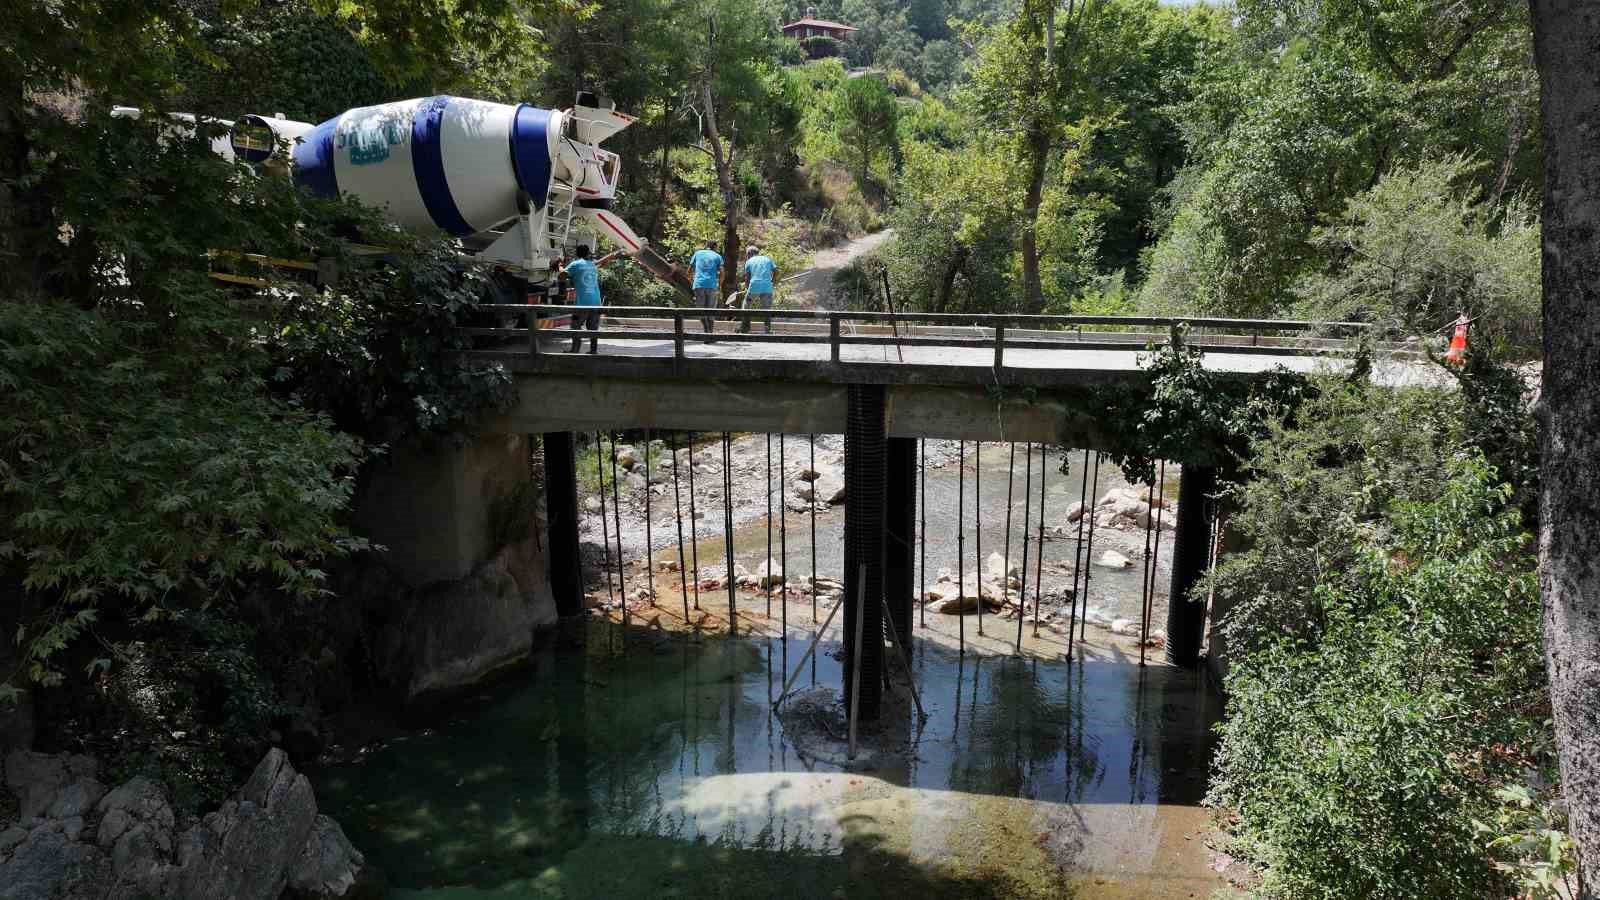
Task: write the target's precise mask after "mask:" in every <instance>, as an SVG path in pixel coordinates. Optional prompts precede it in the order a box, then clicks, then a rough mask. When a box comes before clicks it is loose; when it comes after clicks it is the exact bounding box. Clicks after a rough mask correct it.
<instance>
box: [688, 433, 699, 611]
mask: <svg viewBox="0 0 1600 900" xmlns="http://www.w3.org/2000/svg"><path fill="white" fill-rule="evenodd" d="M699 522H700V517H699V516H697V515H695V512H694V432H692V431H691V432H689V561H690V563H691V564H692V565H693V566H694V608H695V610H697V611H698V610H699V609H700V525H699Z"/></svg>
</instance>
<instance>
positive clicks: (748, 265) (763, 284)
mask: <svg viewBox="0 0 1600 900" xmlns="http://www.w3.org/2000/svg"><path fill="white" fill-rule="evenodd" d="M744 256H745V260H744V286H745V296H746V297H747V298H748V300H747V301H746V302H745V308H746V309H765V310H767V311H769V312H770V311H771V310H772V276H773V275H774V274H775V273H776V272H777V271H778V264H777V263H775V262H773V261H772V257H770V256H767V255H766V254H764V253H762V252H761V251H760V250H758V249H756V248H755V247H751V248H750V249H749V250H747V251H745V254H744ZM763 321H764V327H765V328H766V332H767V334H771V333H772V316H771V315H768V316H767V317H766V318H765V319H764V320H763ZM739 330H740V331H741V332H748V331H749V330H750V320H749V319H745V320H744V321H743V322H741V323H739Z"/></svg>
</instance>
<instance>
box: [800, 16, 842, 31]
mask: <svg viewBox="0 0 1600 900" xmlns="http://www.w3.org/2000/svg"><path fill="white" fill-rule="evenodd" d="M807 25H810V26H811V27H812V28H826V29H828V30H829V31H855V30H856V29H854V28H851V27H850V26H849V25H842V24H840V23H838V22H829V21H827V20H826V19H813V18H811V17H810V16H806V17H805V18H803V19H798V20H796V21H793V22H790V23H789V24H787V25H785V26H783V30H784V31H788V30H789V29H791V28H804V27H806V26H807Z"/></svg>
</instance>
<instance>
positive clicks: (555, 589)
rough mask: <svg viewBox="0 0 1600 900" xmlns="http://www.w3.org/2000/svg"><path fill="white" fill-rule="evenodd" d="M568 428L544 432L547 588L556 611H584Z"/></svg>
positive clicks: (574, 460)
mask: <svg viewBox="0 0 1600 900" xmlns="http://www.w3.org/2000/svg"><path fill="white" fill-rule="evenodd" d="M573 444H574V440H573V434H572V432H570V431H547V432H545V434H544V477H545V494H544V502H545V516H546V517H547V519H548V520H549V522H550V590H551V592H552V593H553V594H555V600H556V614H557V615H560V616H562V617H563V618H565V617H567V616H576V615H579V614H580V613H582V612H583V560H582V557H580V556H579V554H578V457H577V451H576V450H574V448H573Z"/></svg>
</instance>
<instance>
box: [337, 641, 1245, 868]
mask: <svg viewBox="0 0 1600 900" xmlns="http://www.w3.org/2000/svg"><path fill="white" fill-rule="evenodd" d="M803 651H804V644H803V642H800V641H790V642H789V644H788V646H787V647H785V646H784V645H783V643H782V642H781V641H778V640H776V639H773V640H770V641H758V640H742V639H721V638H718V639H709V640H703V641H699V642H696V641H693V640H691V639H689V638H685V637H681V636H662V635H656V634H651V633H648V632H644V631H642V630H640V629H634V630H632V631H630V632H627V633H624V632H623V631H622V630H621V629H620V628H617V627H615V626H610V625H608V624H605V623H603V622H598V621H596V622H592V623H591V624H590V625H589V626H588V630H587V639H586V640H581V641H576V642H573V643H571V644H570V645H567V646H563V647H559V648H555V649H550V650H547V651H544V652H541V653H540V654H539V655H538V657H537V659H536V660H535V664H534V666H533V667H532V669H531V670H530V671H529V673H528V674H527V675H526V676H525V677H523V678H521V679H519V680H517V681H514V682H511V683H509V684H507V685H505V686H503V687H501V688H499V689H497V690H496V691H495V692H494V693H492V694H489V695H485V696H481V697H478V698H475V699H471V700H466V701H463V702H461V703H460V704H458V705H457V707H456V708H455V711H454V712H453V714H451V715H449V716H448V717H447V720H445V721H442V722H440V723H439V724H438V725H437V726H436V727H435V728H432V729H428V730H424V731H420V732H417V733H414V734H411V735H408V736H405V737H402V738H399V739H396V740H392V741H390V742H388V743H386V744H384V745H382V746H380V747H377V748H375V749H373V750H371V751H370V752H369V753H367V754H365V755H364V756H363V757H362V758H361V759H360V760H359V761H358V762H355V763H353V764H350V765H345V766H340V767H334V768H328V769H325V770H323V771H321V772H318V773H316V774H315V775H314V779H315V781H316V786H317V791H318V796H319V798H320V800H321V805H322V807H323V809H324V811H326V812H328V813H329V814H330V815H333V816H334V817H335V818H337V819H338V820H339V821H340V822H341V823H342V824H343V825H344V826H345V828H346V830H347V831H348V832H349V834H350V837H351V838H352V840H353V841H354V842H355V843H356V845H357V846H358V847H360V848H362V850H363V851H364V852H366V853H367V854H368V855H369V857H370V858H371V859H373V860H374V861H375V862H376V863H377V865H378V866H379V867H380V869H381V870H382V871H383V873H384V875H385V877H386V879H387V881H388V882H389V883H390V884H391V885H392V886H393V888H394V889H393V891H392V895H394V896H407V897H410V896H414V897H429V898H444V897H452V898H454V897H459V898H473V897H480V896H485V897H486V896H496V897H505V896H513V897H515V896H528V897H616V898H624V897H832V896H839V897H843V896H847V895H848V896H850V897H880V896H881V897H918V898H927V897H952V898H953V897H963V898H965V897H997V898H998V897H1041V898H1042V897H1070V896H1152V897H1155V896H1169V895H1170V896H1188V895H1189V892H1190V891H1191V890H1200V891H1201V895H1204V894H1205V893H1208V892H1209V888H1210V885H1207V884H1200V883H1199V882H1196V881H1194V880H1193V879H1190V880H1184V879H1177V880H1175V881H1174V880H1173V879H1172V878H1171V873H1170V872H1167V871H1163V870H1164V869H1167V868H1170V867H1169V866H1168V863H1167V861H1164V860H1163V858H1162V853H1161V852H1159V851H1160V849H1161V848H1160V847H1158V846H1157V845H1158V844H1161V843H1162V842H1163V839H1162V838H1161V834H1162V833H1163V829H1166V830H1174V829H1176V830H1179V831H1188V830H1192V829H1194V828H1197V827H1200V826H1199V825H1197V824H1196V823H1199V822H1202V821H1203V815H1204V814H1203V813H1201V812H1200V811H1199V810H1198V809H1196V808H1195V804H1196V803H1197V802H1198V800H1199V798H1200V796H1201V794H1202V793H1203V791H1204V781H1205V772H1206V766H1207V763H1208V760H1209V758H1210V749H1211V748H1210V737H1209V734H1210V732H1209V725H1210V724H1211V722H1212V721H1213V719H1214V715H1215V707H1216V701H1215V698H1214V697H1213V696H1211V695H1210V694H1208V693H1207V691H1206V688H1205V687H1204V686H1203V684H1202V683H1201V681H1200V680H1199V679H1197V677H1196V676H1195V675H1193V674H1192V673H1189V672H1184V671H1180V670H1176V669H1170V668H1165V667H1151V668H1148V669H1143V670H1141V669H1139V668H1138V667H1137V666H1132V665H1121V664H1112V663H1094V662H1090V663H1087V664H1072V665H1068V664H1067V663H1062V662H1049V661H1038V660H1032V659H1022V658H1012V657H974V656H968V657H966V658H962V657H960V656H958V655H957V654H955V653H953V652H950V651H948V650H945V649H943V648H940V647H937V646H934V645H932V644H928V643H921V642H919V645H918V648H917V653H916V658H915V660H914V662H913V668H914V669H915V670H916V673H917V681H918V683H919V684H920V685H921V686H922V691H923V698H924V703H925V704H926V705H927V707H928V712H929V719H928V720H927V722H926V723H923V725H922V727H921V728H920V729H919V728H918V727H917V723H916V721H915V718H914V716H912V715H910V714H906V715H903V716H890V717H889V718H890V721H886V722H885V723H883V724H882V725H881V726H880V727H881V729H882V731H883V732H884V733H885V734H887V735H888V736H889V738H890V742H891V743H893V742H894V740H899V741H900V742H901V745H902V746H903V747H904V748H906V749H907V750H908V751H909V752H905V753H884V754H880V755H878V756H874V757H872V758H871V759H870V760H868V761H867V762H866V763H864V764H863V766H864V767H863V768H858V769H853V770H851V771H843V770H841V769H840V768H839V767H838V766H837V765H833V764H830V763H829V762H827V761H826V759H827V757H825V756H818V755H816V754H807V753H806V752H805V751H806V748H805V747H804V746H802V744H801V743H800V742H797V741H796V740H795V739H794V738H793V737H792V736H791V735H789V734H786V733H785V729H784V727H783V725H782V724H781V723H780V721H779V719H778V718H777V717H775V716H770V715H769V714H768V709H769V708H770V706H769V704H770V701H771V699H772V698H775V697H776V696H777V694H778V692H779V691H780V689H781V687H782V683H783V680H784V673H785V672H786V671H788V670H789V669H790V667H792V666H794V665H795V664H796V663H797V662H798V661H799V657H800V655H801V653H802V652H803ZM837 651H838V645H837V644H836V643H832V644H830V643H829V642H827V641H824V642H823V644H822V645H821V650H820V652H819V654H818V655H817V657H816V658H814V662H812V663H808V664H807V666H806V671H805V672H804V673H803V674H802V676H801V677H800V679H799V681H798V682H797V688H801V689H804V688H807V687H809V686H811V685H812V684H815V685H818V686H822V687H832V686H835V685H837V683H838V681H839V678H840V672H839V669H840V664H839V663H838V662H837V661H836V660H835V659H834V658H833V657H834V654H835V653H836V652H837ZM1175 813H1176V814H1179V815H1181V816H1182V818H1181V821H1178V822H1177V824H1175V825H1174V824H1171V823H1170V822H1168V821H1167V820H1166V818H1165V817H1166V816H1169V815H1172V814H1175ZM1184 837H1185V838H1186V837H1187V835H1184ZM1177 843H1178V845H1179V847H1180V848H1181V841H1180V842H1177ZM1190 852H1191V853H1192V854H1200V853H1201V851H1200V848H1199V847H1198V846H1195V847H1192V848H1190ZM1203 862H1204V861H1203V860H1200V861H1199V863H1198V864H1197V865H1196V866H1192V867H1191V868H1195V869H1198V870H1200V871H1203V869H1204V866H1203ZM1103 875H1110V876H1114V877H1115V878H1117V879H1122V880H1124V881H1126V880H1127V879H1129V878H1132V879H1133V881H1134V882H1136V883H1138V884H1143V885H1145V887H1142V888H1136V889H1135V890H1133V891H1132V892H1119V891H1114V890H1100V889H1097V888H1096V887H1095V885H1096V884H1105V881H1104V880H1103V879H1096V878H1095V877H1094V876H1103ZM1086 878H1087V880H1086ZM1168 882H1170V884H1168ZM1158 883H1159V884H1158ZM1161 885H1165V887H1162V886H1161ZM1167 888H1170V889H1171V890H1172V891H1173V892H1174V893H1171V894H1168V893H1166V892H1165V891H1166V890H1167ZM1179 891H1181V892H1179Z"/></svg>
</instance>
